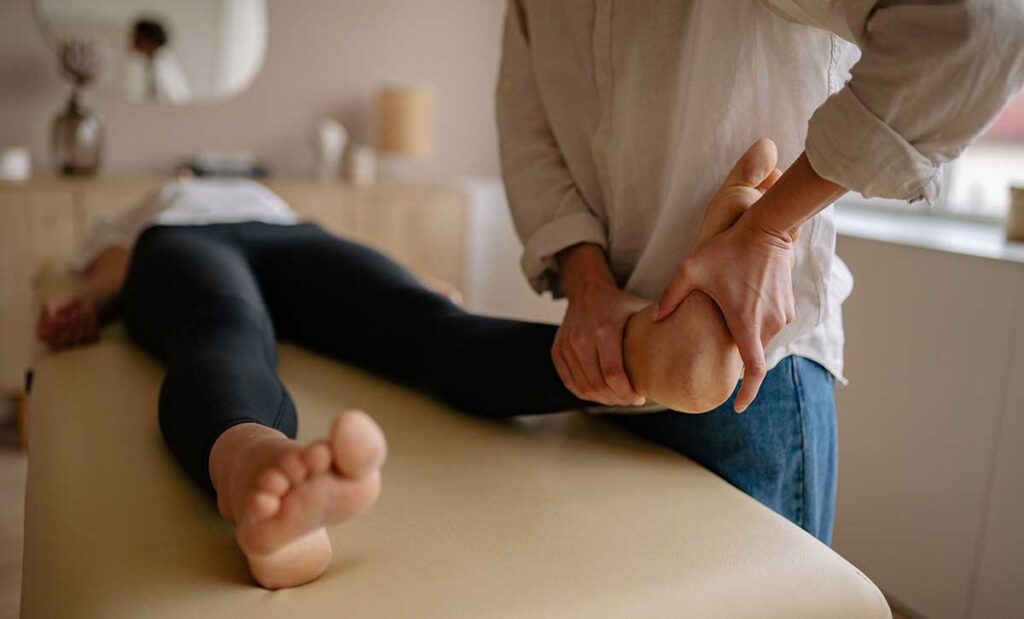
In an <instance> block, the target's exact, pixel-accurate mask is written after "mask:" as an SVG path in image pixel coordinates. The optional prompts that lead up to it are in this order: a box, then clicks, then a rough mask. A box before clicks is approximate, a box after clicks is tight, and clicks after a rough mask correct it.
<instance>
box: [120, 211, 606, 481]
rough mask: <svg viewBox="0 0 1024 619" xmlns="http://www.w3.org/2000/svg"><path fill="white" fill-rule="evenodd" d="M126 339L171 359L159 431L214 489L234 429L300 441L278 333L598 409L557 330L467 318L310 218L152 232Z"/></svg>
mask: <svg viewBox="0 0 1024 619" xmlns="http://www.w3.org/2000/svg"><path fill="white" fill-rule="evenodd" d="M121 309H122V312H123V315H124V319H125V323H126V324H127V327H128V332H129V334H130V335H131V337H132V338H133V339H134V340H135V341H136V342H137V343H138V344H139V345H141V346H142V347H143V348H145V349H146V350H148V351H150V352H151V353H153V354H155V355H157V356H158V357H160V358H161V359H162V360H163V361H164V362H165V363H166V364H167V376H166V378H165V379H164V383H163V386H162V388H161V390H160V404H159V407H160V430H161V432H162V433H163V436H164V439H165V440H166V441H167V444H168V445H169V446H170V449H171V451H172V452H173V453H174V455H175V457H177V459H178V460H179V461H180V462H181V464H182V465H183V466H184V467H185V470H186V471H188V473H189V474H190V475H191V476H192V477H193V478H195V479H196V480H197V481H198V482H199V483H200V484H202V485H203V486H205V487H206V488H207V489H208V490H212V485H211V482H210V475H209V470H208V460H209V455H210V449H211V447H212V446H213V443H214V441H215V440H216V439H217V437H218V436H220V434H221V433H222V432H224V431H225V430H226V429H228V428H230V427H231V426H233V425H236V424H239V423H245V422H255V423H259V424H261V425H264V426H268V427H271V428H276V429H278V430H280V431H281V432H283V433H284V434H286V435H287V436H289V437H293V438H294V437H295V433H296V429H297V419H296V413H295V405H294V403H293V402H292V399H291V397H290V396H289V395H288V391H287V390H286V389H285V387H284V385H283V384H282V383H281V381H280V379H279V378H278V376H277V373H276V368H275V366H276V341H277V337H281V338H282V339H287V340H290V341H293V342H295V343H297V344H299V345H301V346H303V347H306V348H308V349H312V350H315V351H317V352H320V353H323V354H326V355H329V356H331V357H334V358H336V359H340V360H342V361H347V362H350V363H353V364H355V365H358V366H360V367H363V368H365V369H368V370H371V371H373V372H376V373H379V374H381V375H383V376H386V377H388V378H389V379H392V380H396V381H400V382H403V383H406V384H409V385H412V386H415V387H417V388H420V389H423V390H425V391H428V392H430V393H431V394H433V395H435V396H436V397H438V398H439V399H441V400H443V401H444V402H447V403H448V404H450V405H452V406H454V407H456V408H459V409H463V410H466V411H471V412H472V413H474V414H477V415H483V416H488V417H503V416H511V415H524V414H540V413H551V412H556V411H563V410H571V409H577V408H581V407H584V406H589V405H590V404H589V403H587V402H583V401H581V400H579V399H577V398H576V397H575V396H573V395H572V394H571V393H570V392H569V391H568V390H566V388H565V387H564V386H563V385H562V382H561V380H560V379H559V378H558V375H557V373H556V372H555V369H554V366H553V364H552V363H551V362H550V357H549V351H550V348H551V344H552V342H553V341H554V337H555V332H556V330H557V327H555V326H552V325H547V324H538V323H529V322H521V321H512V320H502V319H497V318H488V317H483V316H477V315H473V314H470V313H467V312H466V311H465V310H463V309H462V308H460V307H458V306H457V305H455V304H454V303H452V302H451V301H449V300H448V299H446V298H445V297H443V296H441V295H438V294H436V293H434V292H432V291H430V290H428V289H426V288H424V287H423V286H422V285H421V284H420V283H419V282H418V281H417V280H416V278H415V277H413V276H412V275H411V274H409V272H407V271H406V270H405V269H403V268H402V267H400V266H398V265H397V264H395V262H393V261H392V260H391V259H389V258H387V257H385V256H383V255H382V254H380V253H377V252H375V251H373V250H371V249H369V248H367V247H364V246H362V245H359V244H357V243H353V242H350V241H346V240H344V239H340V238H337V237H335V236H332V235H331V234H328V233H327V232H325V231H324V230H322V229H321V228H320V227H318V226H316V225H313V224H301V225H297V226H278V225H270V224H263V223H239V224H217V225H208V226H156V227H152V228H149V229H148V230H146V232H144V233H143V234H142V236H141V237H140V238H139V240H138V243H137V244H136V246H135V249H134V250H133V253H132V261H131V266H130V268H129V271H128V277H127V280H126V282H125V285H124V289H123V291H122V296H121Z"/></svg>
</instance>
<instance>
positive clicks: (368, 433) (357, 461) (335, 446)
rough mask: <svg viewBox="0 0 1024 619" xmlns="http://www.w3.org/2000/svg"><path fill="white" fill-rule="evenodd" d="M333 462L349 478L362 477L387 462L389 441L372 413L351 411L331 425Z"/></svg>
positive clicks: (343, 414) (340, 416)
mask: <svg viewBox="0 0 1024 619" xmlns="http://www.w3.org/2000/svg"><path fill="white" fill-rule="evenodd" d="M331 449H332V451H333V456H334V464H335V466H336V467H337V468H338V471H339V472H340V473H341V474H342V475H345V476H346V477H353V478H354V477H361V476H363V475H366V474H368V473H371V472H373V471H375V470H377V469H379V468H380V467H381V465H383V464H384V459H385V458H386V457H387V443H386V442H385V440H384V432H383V431H382V430H381V429H380V426H378V425H377V422H376V421H374V420H373V419H372V418H371V417H370V416H369V415H367V414H366V413H364V412H362V411H349V412H346V413H342V414H341V415H338V418H337V419H335V420H334V425H332V426H331Z"/></svg>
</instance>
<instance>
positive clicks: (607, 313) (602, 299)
mask: <svg viewBox="0 0 1024 619" xmlns="http://www.w3.org/2000/svg"><path fill="white" fill-rule="evenodd" d="M587 247H588V249H584V251H596V252H600V251H601V250H600V248H598V247H596V246H593V245H590V246H587ZM601 260H604V257H603V254H601ZM565 288H566V296H567V297H568V299H569V308H568V309H567V310H566V313H565V319H564V320H563V321H562V325H561V326H560V327H559V328H558V334H557V335H556V336H555V343H554V345H553V346H552V347H551V359H552V361H554V364H555V369H556V370H557V371H558V376H559V377H560V378H561V379H562V382H563V383H565V386H566V388H568V389H569V391H571V392H572V393H573V394H574V395H575V396H576V397H578V398H580V399H582V400H588V401H590V402H598V403H600V404H607V405H618V406H638V405H640V404H643V403H644V398H643V397H642V396H641V395H640V394H638V393H637V392H636V390H635V389H633V386H632V385H631V384H630V382H629V377H628V376H627V375H626V370H625V365H624V364H623V361H622V339H623V334H624V332H625V329H626V323H627V322H628V321H629V318H630V316H632V315H633V314H634V313H635V312H637V311H639V310H640V309H642V308H643V307H645V306H646V305H649V303H650V302H649V301H646V300H644V299H641V298H640V297H638V296H635V295H632V294H629V293H628V292H624V291H623V290H620V289H619V287H618V286H617V285H616V284H615V282H614V280H612V278H611V276H610V274H609V275H607V277H587V278H578V279H577V280H576V281H574V282H573V283H572V285H566V286H565Z"/></svg>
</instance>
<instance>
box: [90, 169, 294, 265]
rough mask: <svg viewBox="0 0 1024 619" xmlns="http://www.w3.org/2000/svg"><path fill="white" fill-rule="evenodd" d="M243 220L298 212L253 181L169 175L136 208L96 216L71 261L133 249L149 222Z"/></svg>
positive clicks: (274, 220)
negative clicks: (173, 177) (113, 249)
mask: <svg viewBox="0 0 1024 619" xmlns="http://www.w3.org/2000/svg"><path fill="white" fill-rule="evenodd" d="M246 221H261V222H264V223H270V224H280V225H291V224H294V223H296V222H297V221H298V218H297V217H296V216H295V213H294V211H292V209H291V208H289V207H288V204H287V203H286V202H285V201H284V200H282V199H281V198H280V197H279V196H278V195H277V194H276V193H274V192H273V191H271V190H269V189H267V188H266V187H264V186H263V185H261V184H260V183H257V182H256V181H250V180H238V179H227V180H222V179H209V180H207V179H187V180H176V181H171V182H168V183H165V184H164V185H163V186H162V187H161V188H160V189H159V190H158V191H157V192H156V193H154V194H153V195H152V196H150V197H149V198H148V199H146V200H145V201H144V202H143V203H142V204H140V205H138V206H136V207H135V208H131V209H128V210H127V211H124V212H123V213H116V214H114V215H112V216H108V217H106V218H103V219H100V220H99V221H98V222H97V223H96V224H95V225H94V226H93V227H92V229H91V230H90V231H89V235H88V236H87V237H86V240H85V243H84V244H83V246H82V249H81V250H80V251H79V252H78V255H77V256H75V259H74V261H73V262H72V265H71V266H72V269H74V270H75V271H78V272H81V271H83V270H85V269H86V268H88V266H89V265H90V264H91V263H92V261H93V260H95V259H96V257H97V256H99V255H100V254H101V253H102V252H103V250H105V249H108V248H110V247H121V248H123V249H126V250H131V249H132V247H134V246H135V241H136V240H138V238H139V235H140V234H142V232H143V231H144V230H145V229H146V228H148V227H150V226H156V225H163V226H201V225H208V224H224V223H241V222H246Z"/></svg>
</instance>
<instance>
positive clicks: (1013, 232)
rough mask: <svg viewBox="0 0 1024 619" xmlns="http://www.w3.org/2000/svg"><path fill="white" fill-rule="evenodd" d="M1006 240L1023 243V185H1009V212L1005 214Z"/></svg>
mask: <svg viewBox="0 0 1024 619" xmlns="http://www.w3.org/2000/svg"><path fill="white" fill-rule="evenodd" d="M1006 240H1007V241H1017V242H1020V243H1024V187H1010V212H1009V213H1007V214H1006Z"/></svg>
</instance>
